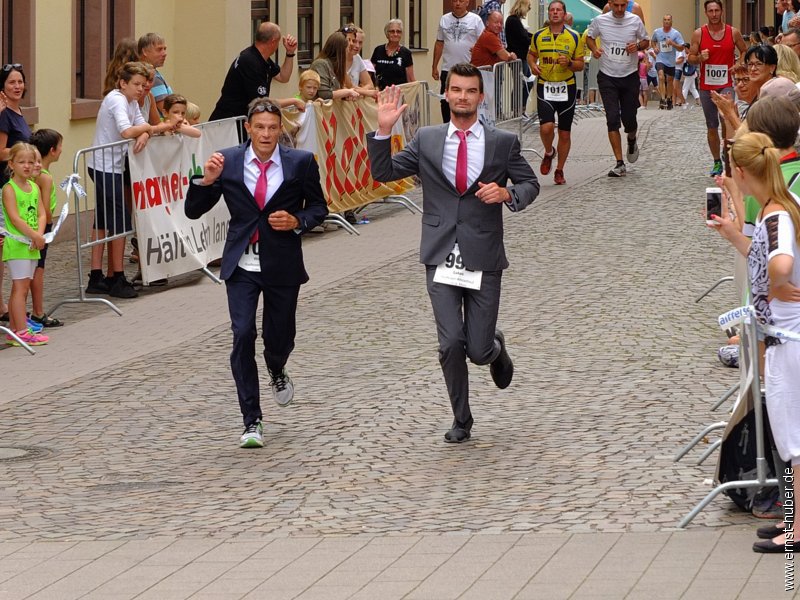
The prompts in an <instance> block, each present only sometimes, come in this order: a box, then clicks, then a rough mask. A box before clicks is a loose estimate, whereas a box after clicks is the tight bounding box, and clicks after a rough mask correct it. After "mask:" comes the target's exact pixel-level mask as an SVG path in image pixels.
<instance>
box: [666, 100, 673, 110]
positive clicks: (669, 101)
mask: <svg viewBox="0 0 800 600" xmlns="http://www.w3.org/2000/svg"><path fill="white" fill-rule="evenodd" d="M667 110H672V98H667Z"/></svg>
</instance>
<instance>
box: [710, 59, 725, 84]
mask: <svg viewBox="0 0 800 600" xmlns="http://www.w3.org/2000/svg"><path fill="white" fill-rule="evenodd" d="M705 69H706V70H705V82H706V84H707V85H728V84H729V83H730V82H729V81H728V65H709V64H708V63H706V67H705Z"/></svg>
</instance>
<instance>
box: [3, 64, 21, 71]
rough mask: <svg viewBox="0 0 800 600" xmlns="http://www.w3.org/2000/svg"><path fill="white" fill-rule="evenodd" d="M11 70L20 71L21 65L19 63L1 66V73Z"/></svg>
mask: <svg viewBox="0 0 800 600" xmlns="http://www.w3.org/2000/svg"><path fill="white" fill-rule="evenodd" d="M11 69H16V70H17V71H21V70H22V64H21V63H6V64H4V65H3V71H6V72H8V71H10V70H11Z"/></svg>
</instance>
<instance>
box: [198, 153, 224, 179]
mask: <svg viewBox="0 0 800 600" xmlns="http://www.w3.org/2000/svg"><path fill="white" fill-rule="evenodd" d="M223 166H225V157H224V156H222V154H220V153H219V152H214V154H212V155H211V156H209V157H208V160H207V161H206V164H205V165H204V166H203V184H204V185H211V184H212V183H214V182H215V181H216V180H217V178H218V177H219V176H220V174H221V173H222V167H223Z"/></svg>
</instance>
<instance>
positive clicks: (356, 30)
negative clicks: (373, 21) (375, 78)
mask: <svg viewBox="0 0 800 600" xmlns="http://www.w3.org/2000/svg"><path fill="white" fill-rule="evenodd" d="M342 33H344V34H345V35H346V36H347V62H346V63H345V69H346V70H347V73H348V74H349V75H350V81H351V82H352V84H353V88H354V89H355V90H356V91H357V92H358V93H359V94H361V95H362V96H369V97H370V98H377V97H378V90H377V89H375V86H374V85H373V84H372V77H370V74H369V71H368V70H367V63H366V62H364V59H363V58H361V48H362V47H363V46H364V30H363V29H361V28H360V27H356V26H355V25H353V24H352V23H350V24H349V25H347V26H346V27H343V28H342Z"/></svg>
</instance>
